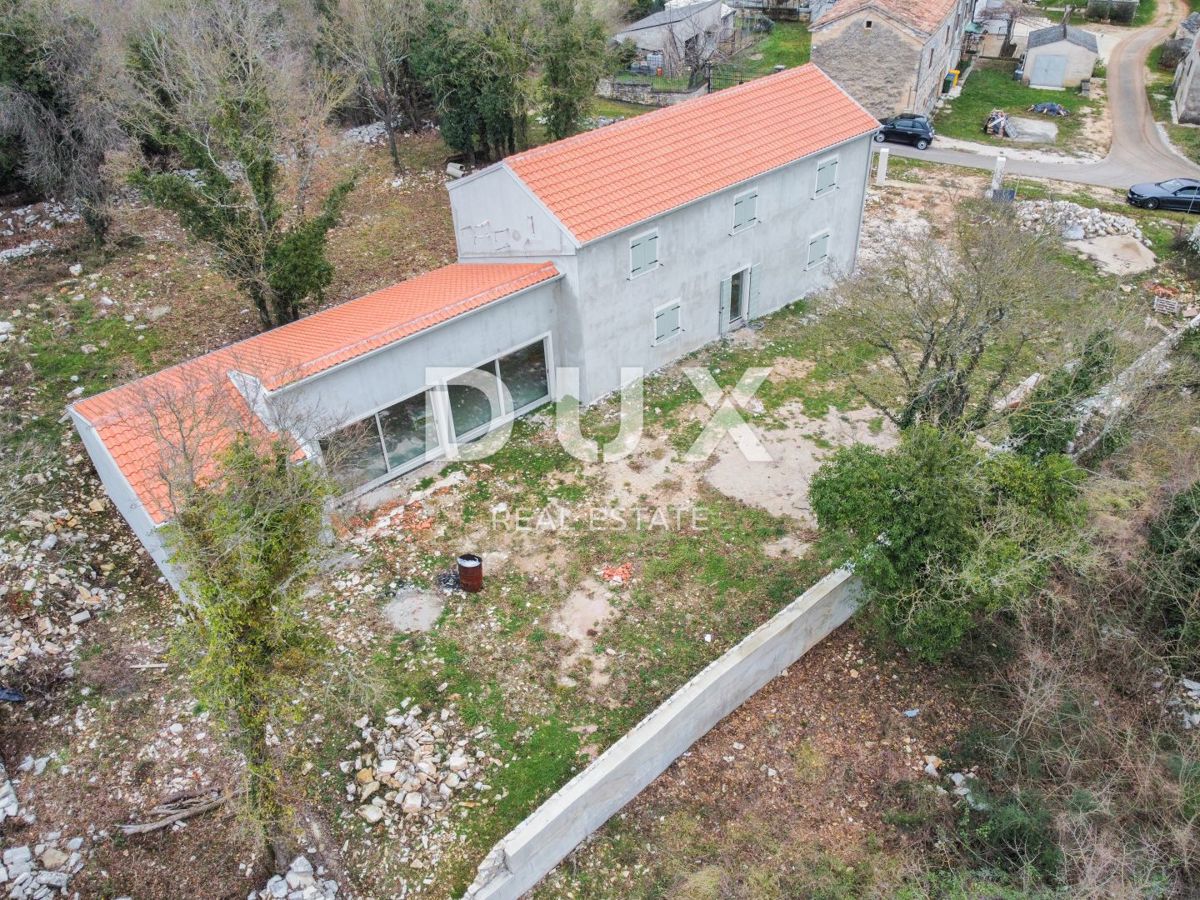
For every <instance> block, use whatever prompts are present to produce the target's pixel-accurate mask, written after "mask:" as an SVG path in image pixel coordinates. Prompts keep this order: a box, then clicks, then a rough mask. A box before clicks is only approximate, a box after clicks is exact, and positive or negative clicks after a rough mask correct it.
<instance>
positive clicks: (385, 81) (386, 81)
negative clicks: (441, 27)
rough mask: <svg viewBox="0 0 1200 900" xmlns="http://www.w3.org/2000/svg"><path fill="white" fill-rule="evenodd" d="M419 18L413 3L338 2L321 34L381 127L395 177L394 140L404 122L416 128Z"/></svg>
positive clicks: (413, 0)
mask: <svg viewBox="0 0 1200 900" xmlns="http://www.w3.org/2000/svg"><path fill="white" fill-rule="evenodd" d="M422 14H423V6H422V5H421V4H420V3H419V2H418V0H340V2H339V3H338V4H337V9H336V10H335V11H334V13H333V14H332V15H331V17H330V20H329V24H328V26H327V28H326V41H327V42H328V45H329V47H330V49H331V50H332V51H333V54H334V55H335V57H336V58H337V60H338V62H339V63H340V64H341V65H342V67H343V68H344V69H345V70H346V71H347V72H348V73H350V75H351V76H352V77H353V79H354V82H355V90H356V91H357V93H358V96H359V98H360V99H361V100H362V102H363V103H365V104H366V105H367V108H368V109H370V110H371V113H372V114H373V115H375V116H376V117H378V118H379V120H380V121H381V122H383V130H384V133H385V134H387V141H388V151H389V152H390V153H391V155H392V165H393V167H394V168H395V170H396V171H397V172H399V171H400V170H401V168H402V166H401V163H400V147H399V143H398V141H397V135H398V134H399V133H400V131H401V129H402V128H403V125H404V122H406V121H407V123H408V124H409V126H410V127H413V128H415V127H417V125H418V124H419V122H420V112H419V102H420V100H419V98H420V96H421V93H422V89H421V85H420V83H419V81H418V79H417V78H416V76H415V74H414V72H413V65H412V56H413V46H414V44H415V42H416V41H418V40H419V39H420V27H421V21H422Z"/></svg>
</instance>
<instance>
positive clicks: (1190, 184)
mask: <svg viewBox="0 0 1200 900" xmlns="http://www.w3.org/2000/svg"><path fill="white" fill-rule="evenodd" d="M1125 202H1126V203H1128V204H1130V205H1131V206H1140V207H1141V208H1142V209H1180V210H1183V211H1184V212H1195V213H1200V181H1197V180H1196V179H1195V178H1170V179H1168V180H1166V181H1159V182H1157V183H1156V184H1149V183H1147V184H1135V185H1134V186H1133V187H1131V188H1130V189H1129V193H1128V194H1127V195H1126V196H1125Z"/></svg>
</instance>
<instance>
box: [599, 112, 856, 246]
mask: <svg viewBox="0 0 1200 900" xmlns="http://www.w3.org/2000/svg"><path fill="white" fill-rule="evenodd" d="M847 96H849V95H847ZM850 99H852V100H853V99H854V98H853V97H851V98H850ZM854 102H855V103H858V101H857V100H855V101H854ZM861 105H862V104H859V106H861ZM864 112H865V110H864ZM878 130H879V129H878V128H872V129H871V130H870V131H863V132H862V133H861V134H855V135H851V136H850V137H848V138H843V139H842V140H840V141H838V142H837V143H836V144H829V145H827V146H825V147H821V148H819V149H817V150H814V151H813V152H812V153H806V154H804V155H803V156H797V157H796V158H795V159H789V160H788V161H787V162H783V163H780V164H779V165H777V166H772V167H771V168H769V169H763V170H762V171H761V172H755V173H754V174H753V175H749V176H747V177H746V178H743V179H742V180H741V181H735V182H734V183H733V184H727V185H725V186H724V187H721V188H717V189H716V190H714V191H708V192H707V193H704V194H700V195H699V196H697V197H692V198H691V199H690V200H685V201H684V202H683V203H680V204H679V205H678V206H672V207H671V208H670V209H664V210H662V211H660V212H656V213H655V214H654V215H652V216H646V217H645V218H644V219H638V220H637V221H636V222H629V223H628V224H626V225H621V226H619V227H617V228H614V229H612V230H611V231H606V232H604V233H603V234H598V235H596V236H595V237H590V238H588V239H587V240H586V241H584V242H583V243H582V244H581V245H580V246H582V247H587V246H589V245H591V244H594V243H596V242H597V241H602V240H604V239H605V238H610V237H612V236H613V235H617V234H620V233H621V232H623V231H629V230H630V229H633V228H641V227H643V226H645V225H646V223H647V222H653V221H654V220H655V219H658V218H660V217H662V216H666V215H669V214H671V213H673V212H677V211H678V210H681V209H687V208H688V207H689V206H691V205H692V204H693V203H699V202H700V201H701V200H707V199H708V198H709V197H715V196H716V195H717V194H720V193H724V192H725V191H731V190H736V189H738V188H740V187H745V186H746V185H748V184H751V183H752V182H754V181H755V180H756V179H759V178H762V177H763V176H764V175H771V174H773V173H775V172H778V171H780V170H782V169H786V168H787V167H788V166H792V165H795V164H796V163H798V162H802V161H804V160H806V159H810V158H812V157H814V156H820V155H821V154H823V153H829V152H831V151H833V150H838V149H840V148H841V147H844V146H846V145H847V144H849V143H851V142H853V141H858V140H862V139H863V138H864V137H866V136H867V135H869V134H874V133H875V132H876V131H878Z"/></svg>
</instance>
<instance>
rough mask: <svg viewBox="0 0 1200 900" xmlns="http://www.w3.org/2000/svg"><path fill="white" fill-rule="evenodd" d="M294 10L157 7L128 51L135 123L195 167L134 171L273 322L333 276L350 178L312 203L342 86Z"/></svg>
mask: <svg viewBox="0 0 1200 900" xmlns="http://www.w3.org/2000/svg"><path fill="white" fill-rule="evenodd" d="M291 22H292V20H291V19H290V17H288V16H287V15H285V14H284V11H283V10H282V9H281V8H280V7H279V6H278V5H276V4H275V3H274V2H272V0H213V2H211V3H206V4H203V5H200V6H189V7H181V8H170V9H167V10H165V11H156V12H152V13H151V14H150V16H149V17H148V20H147V21H146V22H145V24H144V25H143V27H142V29H141V31H140V34H139V36H138V38H137V40H136V42H135V52H134V63H133V66H134V70H135V77H136V80H137V82H138V85H139V87H140V93H141V96H140V102H139V103H138V105H137V108H136V116H135V123H136V125H137V127H138V128H139V129H140V130H141V131H142V132H143V133H145V134H147V135H149V136H151V137H153V138H154V140H156V141H157V142H158V143H160V144H161V145H163V146H166V147H169V148H171V149H172V150H174V151H175V152H176V153H177V154H178V156H179V158H180V160H181V162H182V163H183V165H184V166H185V167H187V169H188V170H190V171H187V172H165V173H164V172H154V171H148V170H147V171H143V172H142V173H139V175H138V176H137V178H136V179H135V182H136V183H137V184H138V185H139V186H140V187H142V188H143V189H144V190H145V191H146V192H147V194H148V195H149V196H150V198H151V199H152V200H153V201H154V202H156V203H158V204H160V205H162V206H164V207H166V208H169V209H171V210H173V211H175V212H177V213H178V214H179V215H180V218H181V221H182V223H183V225H184V227H186V228H187V229H188V230H189V231H190V232H191V233H192V234H193V236H195V237H196V238H198V239H199V240H202V241H205V242H206V243H208V244H210V245H211V246H212V247H213V248H214V249H215V251H216V254H217V261H218V263H219V265H220V266H221V268H222V269H223V271H224V272H225V273H226V274H227V275H229V276H230V277H231V278H233V279H234V280H235V281H237V283H238V284H239V285H240V286H241V287H242V289H243V290H245V291H246V293H247V294H248V295H249V296H250V299H251V300H252V301H253V302H254V304H255V307H256V308H257V309H258V313H259V317H260V319H261V320H262V323H263V325H264V326H266V327H270V326H273V325H278V324H281V323H284V322H289V321H292V320H293V319H296V318H297V317H299V315H300V314H301V310H302V308H303V306H304V304H305V303H308V302H310V301H312V300H314V299H317V298H319V297H320V295H321V293H322V292H323V290H324V288H325V287H326V286H327V285H328V284H329V281H330V279H331V277H332V267H331V266H330V264H329V262H328V260H327V259H326V256H325V237H326V234H327V233H328V231H329V229H330V228H332V227H333V225H334V224H336V222H337V220H338V217H339V216H340V214H341V208H342V205H343V203H344V201H345V197H346V195H347V194H348V193H349V191H350V189H351V187H352V185H353V177H351V178H349V179H346V180H345V181H342V182H340V183H338V184H337V185H336V186H335V187H334V188H333V189H332V190H330V191H329V192H328V193H327V194H326V195H325V198H324V200H323V202H322V205H321V209H320V210H319V211H318V212H316V213H315V214H309V213H308V205H309V203H310V201H311V199H312V193H313V181H314V169H315V165H316V163H317V160H318V157H319V153H318V151H319V145H320V139H321V136H322V133H323V130H324V127H325V123H326V121H327V118H328V115H329V111H330V110H331V109H332V108H333V107H334V106H335V105H336V104H337V103H339V102H340V101H341V100H342V99H343V98H344V97H345V96H346V93H347V90H348V85H347V84H346V83H345V80H344V79H342V78H340V77H338V76H336V75H333V74H331V73H329V72H327V71H325V70H324V69H322V68H320V67H319V66H317V65H316V63H315V61H314V54H313V52H312V51H313V48H312V46H311V43H310V35H309V34H307V33H306V32H305V31H303V30H302V29H298V28H296V27H293V26H292V25H291ZM288 193H290V202H289V200H288V199H285V195H286V194H288Z"/></svg>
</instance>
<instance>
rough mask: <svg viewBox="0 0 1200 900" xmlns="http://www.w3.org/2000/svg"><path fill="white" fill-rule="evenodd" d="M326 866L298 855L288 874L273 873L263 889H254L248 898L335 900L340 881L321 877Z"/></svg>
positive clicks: (268, 899)
mask: <svg viewBox="0 0 1200 900" xmlns="http://www.w3.org/2000/svg"><path fill="white" fill-rule="evenodd" d="M323 874H325V869H324V867H320V866H319V867H317V869H316V870H315V871H314V870H313V865H312V863H310V862H309V861H308V858H307V857H304V856H297V857H296V858H295V859H293V860H292V864H291V865H290V866H288V871H287V875H272V876H271V880H270V881H268V882H267V886H266V887H265V888H263V889H262V890H261V891H252V892H251V893H250V895H249V896H248V897H247V898H246V900H334V898H335V897H336V896H337V895H338V883H337V882H336V881H334V880H333V879H332V878H321V877H320V876H321V875H323Z"/></svg>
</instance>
